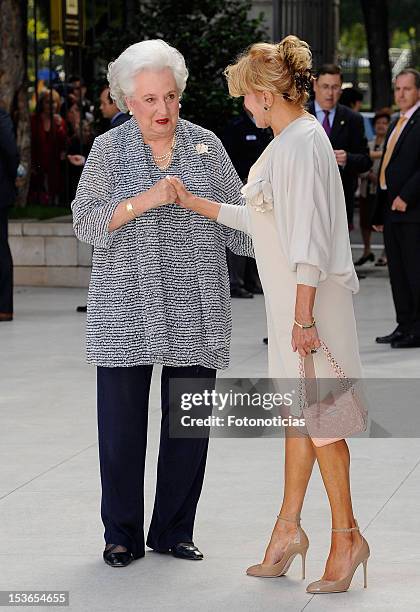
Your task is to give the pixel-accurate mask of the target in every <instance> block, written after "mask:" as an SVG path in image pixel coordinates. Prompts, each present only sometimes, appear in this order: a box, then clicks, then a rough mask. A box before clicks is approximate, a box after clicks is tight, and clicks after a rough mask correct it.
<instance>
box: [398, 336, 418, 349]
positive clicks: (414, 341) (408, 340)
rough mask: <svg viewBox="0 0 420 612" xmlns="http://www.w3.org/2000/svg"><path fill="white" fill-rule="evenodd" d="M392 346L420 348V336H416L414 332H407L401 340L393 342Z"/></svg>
mask: <svg viewBox="0 0 420 612" xmlns="http://www.w3.org/2000/svg"><path fill="white" fill-rule="evenodd" d="M391 348H396V349H402V348H420V336H414V335H413V334H407V335H406V336H403V337H402V338H400V339H399V340H394V341H393V342H391Z"/></svg>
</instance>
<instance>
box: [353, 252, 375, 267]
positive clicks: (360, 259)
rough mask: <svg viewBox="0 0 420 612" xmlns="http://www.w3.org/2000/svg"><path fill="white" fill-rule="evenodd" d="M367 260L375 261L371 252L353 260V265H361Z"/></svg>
mask: <svg viewBox="0 0 420 612" xmlns="http://www.w3.org/2000/svg"><path fill="white" fill-rule="evenodd" d="M368 261H375V255H374V254H373V253H369V255H362V256H361V257H360V258H359V259H358V260H357V261H355V262H354V265H355V266H363V264H365V263H367V262H368Z"/></svg>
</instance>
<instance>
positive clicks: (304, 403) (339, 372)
mask: <svg viewBox="0 0 420 612" xmlns="http://www.w3.org/2000/svg"><path fill="white" fill-rule="evenodd" d="M321 348H322V350H323V351H324V353H325V356H326V358H327V361H328V363H329V364H330V365H331V368H332V370H333V371H334V373H335V375H336V376H337V378H338V380H339V381H340V384H341V387H342V389H343V391H344V392H346V391H351V393H352V394H354V392H355V391H354V385H353V383H352V382H351V381H350V380H349V379H348V378H347V376H346V375H345V373H344V370H343V368H342V367H341V366H340V365H339V364H338V363H337V361H336V359H335V358H334V357H333V356H332V354H331V351H330V350H329V348H328V347H327V345H326V344H325V342H323V341H322V340H321ZM305 378H306V376H305V366H304V359H303V357H302V356H301V355H300V356H299V402H300V406H301V408H307V407H308V400H307V397H306V390H305V383H304V381H305Z"/></svg>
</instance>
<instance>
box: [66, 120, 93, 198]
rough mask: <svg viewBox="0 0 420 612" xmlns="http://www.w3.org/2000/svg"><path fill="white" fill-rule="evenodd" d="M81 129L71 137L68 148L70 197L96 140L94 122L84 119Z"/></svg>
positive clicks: (74, 192)
mask: <svg viewBox="0 0 420 612" xmlns="http://www.w3.org/2000/svg"><path fill="white" fill-rule="evenodd" d="M81 128H82V129H81V130H80V129H79V130H78V132H77V133H75V134H73V136H72V137H71V138H70V141H69V146H68V149H67V160H68V162H69V191H70V199H71V200H73V199H74V196H75V194H76V189H77V185H78V182H79V179H80V175H81V174H82V169H83V165H84V162H85V160H86V158H87V156H88V155H89V152H90V149H91V147H92V144H93V140H94V133H93V129H92V124H91V123H90V122H89V121H87V120H86V119H83V120H82V125H81Z"/></svg>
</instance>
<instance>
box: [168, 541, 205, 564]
mask: <svg viewBox="0 0 420 612" xmlns="http://www.w3.org/2000/svg"><path fill="white" fill-rule="evenodd" d="M171 553H172V554H173V556H174V557H177V558H178V559H187V560H189V561H201V560H202V559H203V556H204V555H203V553H202V552H201V551H199V550H198V548H197V546H194V542H179V543H178V544H175V545H174V546H172V547H171Z"/></svg>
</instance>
